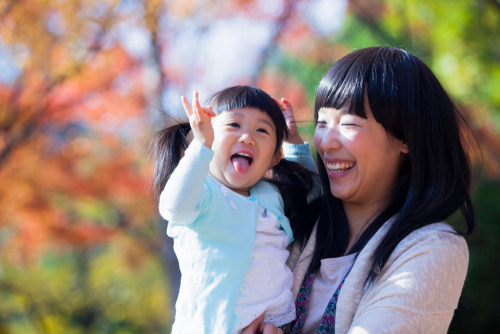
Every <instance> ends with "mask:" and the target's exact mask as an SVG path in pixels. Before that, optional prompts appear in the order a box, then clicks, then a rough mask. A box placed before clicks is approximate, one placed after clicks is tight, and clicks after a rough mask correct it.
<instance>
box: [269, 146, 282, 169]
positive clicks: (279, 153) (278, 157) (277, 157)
mask: <svg viewBox="0 0 500 334" xmlns="http://www.w3.org/2000/svg"><path fill="white" fill-rule="evenodd" d="M283 158H284V154H283V147H282V148H280V150H279V151H277V152H276V153H274V156H273V159H272V160H271V166H269V169H271V168H273V167H274V166H276V165H277V164H278V163H279V162H280V160H281V159H283Z"/></svg>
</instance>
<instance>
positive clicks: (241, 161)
mask: <svg viewBox="0 0 500 334" xmlns="http://www.w3.org/2000/svg"><path fill="white" fill-rule="evenodd" d="M231 162H232V163H233V167H234V169H235V170H236V171H237V172H238V173H245V172H246V171H247V170H248V167H250V164H249V163H248V160H247V159H246V158H243V157H234V158H233V159H232V160H231Z"/></svg>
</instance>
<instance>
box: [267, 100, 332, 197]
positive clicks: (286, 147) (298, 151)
mask: <svg viewBox="0 0 500 334" xmlns="http://www.w3.org/2000/svg"><path fill="white" fill-rule="evenodd" d="M274 100H275V101H276V102H277V103H278V105H279V106H280V107H281V110H282V111H283V116H285V120H286V124H287V126H288V131H289V136H288V138H285V140H284V142H283V155H284V158H285V159H286V160H289V161H293V162H297V163H299V164H301V165H302V166H304V167H305V168H307V169H309V170H310V171H312V172H314V173H318V170H317V169H316V165H315V164H314V160H313V159H312V156H311V151H310V149H309V143H304V141H303V140H302V137H301V136H300V134H299V130H298V128H297V122H296V121H295V116H294V114H293V107H292V104H291V103H290V101H288V100H287V99H284V98H282V99H281V100H278V99H277V98H274ZM314 181H315V182H314V188H313V189H312V190H311V191H310V192H309V194H308V195H307V202H308V203H310V202H312V201H313V200H315V199H316V198H318V197H319V196H321V194H322V191H321V182H320V180H319V177H317V175H316V176H315V177H314Z"/></svg>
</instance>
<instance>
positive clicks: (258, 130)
mask: <svg viewBox="0 0 500 334" xmlns="http://www.w3.org/2000/svg"><path fill="white" fill-rule="evenodd" d="M257 132H262V133H267V134H269V132H267V130H266V129H257Z"/></svg>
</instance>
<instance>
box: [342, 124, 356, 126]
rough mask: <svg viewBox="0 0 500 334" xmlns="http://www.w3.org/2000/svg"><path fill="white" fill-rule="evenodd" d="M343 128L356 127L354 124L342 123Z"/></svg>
mask: <svg viewBox="0 0 500 334" xmlns="http://www.w3.org/2000/svg"><path fill="white" fill-rule="evenodd" d="M342 125H343V126H356V124H354V123H342Z"/></svg>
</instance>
